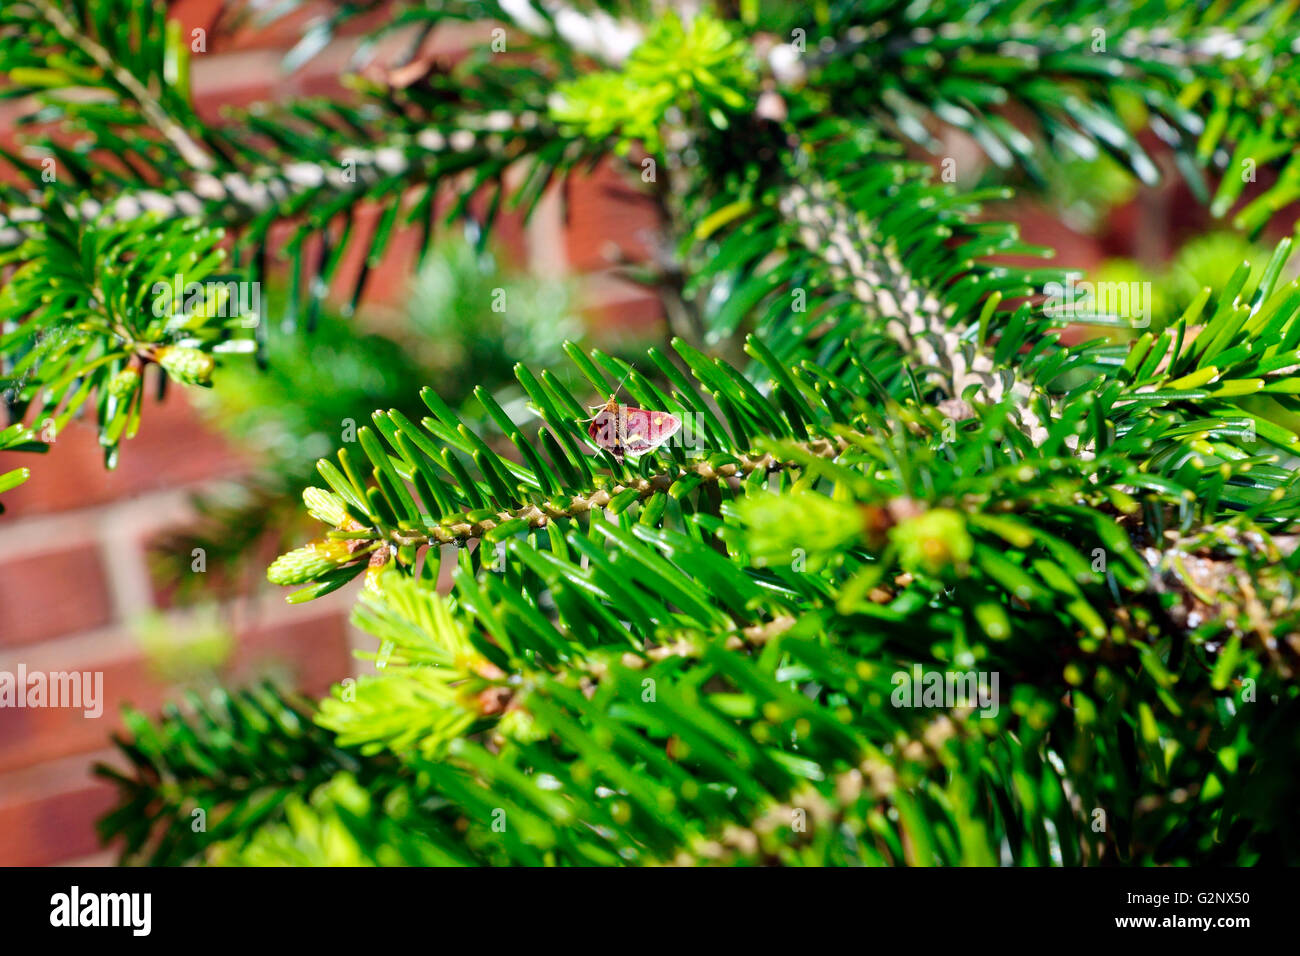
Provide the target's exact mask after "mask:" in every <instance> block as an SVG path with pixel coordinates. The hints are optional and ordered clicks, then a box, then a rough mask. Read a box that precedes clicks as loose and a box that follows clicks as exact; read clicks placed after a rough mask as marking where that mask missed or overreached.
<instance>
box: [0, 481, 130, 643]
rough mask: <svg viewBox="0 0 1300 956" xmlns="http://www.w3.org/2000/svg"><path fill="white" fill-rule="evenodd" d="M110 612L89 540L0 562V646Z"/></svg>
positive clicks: (90, 624)
mask: <svg viewBox="0 0 1300 956" xmlns="http://www.w3.org/2000/svg"><path fill="white" fill-rule="evenodd" d="M0 467H2V466H0ZM111 614H112V602H111V599H110V597H109V592H108V583H107V581H106V580H105V577H104V569H103V567H102V566H101V564H100V560H99V553H98V550H97V549H96V547H95V545H93V544H80V545H77V546H75V547H71V548H61V549H59V550H57V551H42V552H40V553H38V554H33V555H27V556H20V557H16V558H12V559H10V560H7V561H5V563H3V564H0V646H8V647H11V646H15V645H19V644H30V643H32V642H34V641H39V640H43V639H45V638H48V637H58V636H60V635H63V634H72V633H74V632H76V631H81V630H86V629H88V628H95V627H100V626H101V625H103V624H106V623H107V622H108V620H109V617H110V615H111Z"/></svg>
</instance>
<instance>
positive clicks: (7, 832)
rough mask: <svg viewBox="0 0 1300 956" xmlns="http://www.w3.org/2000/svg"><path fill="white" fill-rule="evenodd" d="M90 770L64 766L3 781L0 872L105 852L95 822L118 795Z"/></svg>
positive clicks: (2, 777) (1, 777)
mask: <svg viewBox="0 0 1300 956" xmlns="http://www.w3.org/2000/svg"><path fill="white" fill-rule="evenodd" d="M97 756H107V753H106V752H105V753H104V754H101V755H97ZM90 766H91V764H90V763H89V762H87V763H86V764H84V765H69V764H67V763H66V762H65V763H63V764H60V765H59V766H58V767H57V768H56V767H50V768H46V767H42V768H39V769H37V770H34V771H22V772H19V773H12V774H4V775H0V794H3V796H2V797H0V834H3V835H4V839H2V840H0V866H48V865H50V864H52V863H60V862H63V861H67V860H72V859H75V858H78V857H85V856H87V855H88V854H91V853H96V852H98V851H99V850H100V849H101V846H100V843H99V837H98V835H97V834H96V832H95V821H96V820H97V819H98V818H99V817H101V816H102V815H103V814H104V813H106V812H107V811H108V810H109V809H110V808H111V807H112V806H113V803H114V799H115V797H114V793H115V791H114V789H113V787H112V785H111V784H109V783H108V782H107V781H102V780H98V779H95V778H93V777H92V776H91V774H90Z"/></svg>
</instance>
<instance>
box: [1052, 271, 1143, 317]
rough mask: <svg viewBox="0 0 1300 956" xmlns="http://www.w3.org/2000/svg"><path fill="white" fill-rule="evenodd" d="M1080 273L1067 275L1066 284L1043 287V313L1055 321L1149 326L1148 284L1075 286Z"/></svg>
mask: <svg viewBox="0 0 1300 956" xmlns="http://www.w3.org/2000/svg"><path fill="white" fill-rule="evenodd" d="M1081 274H1082V273H1077V272H1067V273H1066V274H1065V282H1064V283H1061V282H1049V283H1047V284H1046V285H1045V286H1043V294H1044V295H1045V296H1047V298H1046V299H1045V300H1044V301H1043V312H1044V313H1045V314H1046V315H1048V316H1050V317H1052V318H1054V319H1065V320H1067V321H1071V320H1075V319H1079V320H1085V321H1086V320H1088V319H1105V318H1110V317H1114V318H1119V319H1125V320H1127V321H1128V322H1129V324H1130V325H1131V326H1132V327H1133V328H1135V329H1145V328H1147V327H1148V326H1149V325H1150V324H1151V283H1150V282H1078V281H1075V280H1076V278H1077V277H1078V276H1079V275H1081Z"/></svg>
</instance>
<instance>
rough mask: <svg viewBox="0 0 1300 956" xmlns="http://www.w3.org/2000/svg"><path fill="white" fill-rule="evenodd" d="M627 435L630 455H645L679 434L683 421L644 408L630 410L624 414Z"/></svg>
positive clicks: (673, 416)
mask: <svg viewBox="0 0 1300 956" xmlns="http://www.w3.org/2000/svg"><path fill="white" fill-rule="evenodd" d="M624 415H625V418H626V423H625V427H626V434H625V435H624V440H623V441H624V445H625V446H626V447H627V453H628V454H629V455H644V454H645V453H646V452H648V451H653V450H654V449H656V448H658V447H659V446H660V445H662V444H663V443H664V442H666V441H668V439H670V438H672V437H673V436H674V435H675V434H677V432H678V430H679V429H680V428H681V427H682V421H681V419H680V418H678V417H677V416H676V415H670V414H668V412H655V411H650V410H648V409H644V408H629V409H627V410H626V411H625V412H624Z"/></svg>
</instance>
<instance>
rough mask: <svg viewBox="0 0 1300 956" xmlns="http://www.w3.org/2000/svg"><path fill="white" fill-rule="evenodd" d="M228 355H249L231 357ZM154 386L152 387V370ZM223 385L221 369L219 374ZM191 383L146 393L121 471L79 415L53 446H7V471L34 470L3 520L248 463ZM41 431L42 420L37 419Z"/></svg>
mask: <svg viewBox="0 0 1300 956" xmlns="http://www.w3.org/2000/svg"><path fill="white" fill-rule="evenodd" d="M223 361H231V362H238V361H248V359H247V357H245V356H232V357H230V358H228V359H223ZM155 371H156V370H152V371H151V373H150V380H149V387H150V388H151V389H152V387H153V385H152V374H153V372H155ZM216 379H217V387H218V388H220V387H221V370H220V369H218V370H217V373H216ZM185 390H186V386H183V385H177V384H176V383H175V382H172V383H169V385H168V390H167V398H166V399H165V400H164V401H162V402H156V401H154V399H153V398H152V392H151V393H150V397H149V398H146V399H145V404H144V414H143V416H142V419H143V420H142V422H141V425H140V431H139V434H137V436H136V437H135V438H132V439H130V440H129V441H126V442H123V444H122V447H121V449H120V451H119V453H118V466H117V469H116V470H114V471H111V472H110V471H107V470H106V469H105V468H104V454H103V449H102V448H101V447H100V445H99V438H98V432H97V431H96V429H95V427H94V425H93V424H92V423H90V422H88V421H87V422H82V421H73V422H70V423H69V424H68V426H67V427H66V428H65V429H64V430H63V433H62V434H60V435H57V436H56V438H55V441H54V442H53V443H52V445H51V448H50V450H49V452H47V453H46V454H44V455H34V454H30V453H27V452H0V474H3V473H4V472H6V471H8V470H9V469H11V468H18V467H23V466H25V467H27V468H30V469H31V471H32V477H31V478H30V479H29V480H28V481H27V482H26V483H24V484H21V485H19V486H18V487H17V488H14V489H13V490H12V491H7V492H5V496H4V504H5V515H4V520H11V519H13V518H20V517H25V516H27V515H34V514H45V513H49V512H53V511H66V510H69V509H72V508H85V507H90V506H92V505H98V504H103V503H104V502H107V501H115V500H119V499H122V498H130V497H132V496H134V495H136V494H139V493H141V492H143V491H152V490H155V489H159V488H175V487H176V486H178V485H186V484H191V483H194V482H197V481H202V480H205V479H208V478H216V477H226V476H230V475H233V474H237V473H240V472H242V471H244V470H246V468H247V465H246V464H244V463H243V462H242V461H241V459H240V458H239V457H237V456H236V454H235V452H234V451H233V450H232V449H231V448H230V446H229V445H228V444H227V443H226V442H225V440H224V439H223V438H221V437H220V436H219V435H217V434H216V433H214V432H213V431H212V430H211V429H209V428H208V427H207V426H206V425H205V424H204V423H203V422H202V421H201V420H200V419H199V416H198V415H197V413H196V412H195V411H194V410H193V409H192V408H191V407H190V406H189V404H188V402H187V401H186V398H185V395H184V392H185ZM36 427H37V430H38V431H39V423H36Z"/></svg>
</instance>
